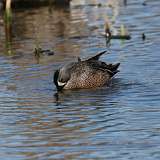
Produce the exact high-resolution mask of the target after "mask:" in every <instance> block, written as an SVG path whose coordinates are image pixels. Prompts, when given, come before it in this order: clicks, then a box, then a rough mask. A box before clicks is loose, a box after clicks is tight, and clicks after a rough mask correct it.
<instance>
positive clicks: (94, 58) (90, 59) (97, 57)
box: [87, 50, 109, 61]
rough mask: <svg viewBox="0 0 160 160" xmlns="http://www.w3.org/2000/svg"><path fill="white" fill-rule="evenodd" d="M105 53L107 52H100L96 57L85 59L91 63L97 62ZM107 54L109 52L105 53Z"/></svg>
mask: <svg viewBox="0 0 160 160" xmlns="http://www.w3.org/2000/svg"><path fill="white" fill-rule="evenodd" d="M106 52H107V50H105V51H102V52H100V53H98V54H97V55H95V56H93V57H91V58H89V59H87V61H93V60H97V61H98V60H99V58H100V56H101V55H103V54H104V53H106ZM107 53H108V54H109V52H107Z"/></svg>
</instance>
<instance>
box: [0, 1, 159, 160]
mask: <svg viewBox="0 0 160 160" xmlns="http://www.w3.org/2000/svg"><path fill="white" fill-rule="evenodd" d="M80 2H81V3H80ZM80 2H79V1H73V2H72V4H71V7H70V8H68V9H59V8H58V9H55V8H54V9H49V8H48V7H41V8H38V9H28V10H16V11H14V15H13V16H14V17H16V20H15V21H14V24H13V36H12V43H11V46H10V47H11V49H12V54H10V52H7V50H6V48H5V34H4V25H3V20H2V17H0V158H1V159H3V160H10V159H13V160H27V159H28V160H33V159H39V160H44V159H45V160H46V159H48V160H49V159H69V160H70V159H111V160H113V159H115V160H120V159H121V160H124V159H140V160H143V159H144V160H156V159H157V160H159V159H160V123H159V122H160V105H159V104H160V74H159V70H160V65H159V59H160V54H159V50H160V45H159V44H160V38H159V37H160V23H159V22H160V12H159V6H160V1H159V0H154V1H149V0H147V1H145V2H146V5H143V1H136V0H130V1H128V2H127V5H126V6H125V5H124V4H123V1H120V0H119V1H116V0H115V1H113V0H112V1H109V0H108V1H105V0H102V1H94V2H93V1H87V2H86V4H85V2H83V1H80ZM98 3H101V4H102V5H99V6H98V5H96V4H98ZM111 6H112V7H111ZM107 19H108V20H110V23H111V24H112V30H113V32H114V33H118V32H119V30H120V26H121V25H124V26H125V27H126V28H127V29H128V32H129V33H130V34H131V36H132V39H131V40H129V41H121V40H112V41H111V43H110V45H109V46H108V47H106V42H105V39H104V37H103V36H101V34H102V33H103V31H104V24H105V21H106V20H107ZM142 33H145V35H146V39H145V40H144V41H143V40H142V38H141V37H142ZM36 43H39V44H40V45H41V47H42V48H44V49H53V50H54V51H55V55H54V56H45V55H44V56H41V57H40V58H36V57H35V56H34V54H33V50H34V47H35V45H36ZM106 48H107V49H108V50H109V51H110V52H111V54H110V55H104V56H103V57H102V60H104V61H109V62H121V66H120V70H121V71H120V73H118V74H117V75H116V77H115V79H114V80H113V82H112V84H111V85H110V86H109V87H107V88H106V87H102V88H97V89H89V90H88V89H87V90H74V91H65V92H63V93H59V94H57V93H56V88H55V86H54V85H53V83H52V78H53V72H54V71H55V70H56V69H57V68H58V67H59V66H61V65H63V64H65V63H66V62H69V61H73V60H76V59H77V56H81V57H83V58H85V57H90V56H92V55H94V54H96V53H97V52H99V51H101V50H104V49H106Z"/></svg>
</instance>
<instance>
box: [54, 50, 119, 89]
mask: <svg viewBox="0 0 160 160" xmlns="http://www.w3.org/2000/svg"><path fill="white" fill-rule="evenodd" d="M106 52H107V51H106V50H105V51H102V52H100V53H98V54H96V55H95V56H93V57H91V58H89V59H86V60H81V59H80V58H78V61H77V62H70V63H68V64H66V65H64V66H63V67H61V68H59V69H57V70H56V71H55V72H54V76H53V81H54V84H55V86H56V88H57V90H58V91H62V90H68V89H89V88H97V87H101V86H104V85H105V84H109V82H110V81H111V79H112V77H113V76H114V75H115V74H116V73H118V72H119V70H118V67H119V65H120V63H115V64H112V63H109V64H107V63H106V62H103V61H100V60H99V59H100V57H101V56H102V55H103V54H104V53H106Z"/></svg>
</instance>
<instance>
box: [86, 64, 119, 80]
mask: <svg viewBox="0 0 160 160" xmlns="http://www.w3.org/2000/svg"><path fill="white" fill-rule="evenodd" d="M88 65H89V66H90V67H91V68H92V69H94V70H97V71H103V72H108V74H110V76H111V77H112V76H114V75H115V74H116V73H117V72H119V70H118V67H119V65H120V63H116V64H106V63H105V62H101V61H90V62H89V63H88Z"/></svg>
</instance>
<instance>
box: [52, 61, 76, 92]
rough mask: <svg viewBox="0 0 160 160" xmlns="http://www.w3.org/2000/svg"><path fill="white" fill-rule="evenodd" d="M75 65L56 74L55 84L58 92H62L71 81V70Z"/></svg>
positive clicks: (63, 68)
mask: <svg viewBox="0 0 160 160" xmlns="http://www.w3.org/2000/svg"><path fill="white" fill-rule="evenodd" d="M73 65H74V63H70V64H68V65H65V66H63V67H62V68H60V69H58V70H56V71H55V73H54V84H55V85H56V87H57V90H58V91H61V90H62V89H63V88H64V86H65V85H66V84H67V82H68V81H69V79H70V75H71V68H72V66H73Z"/></svg>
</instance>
